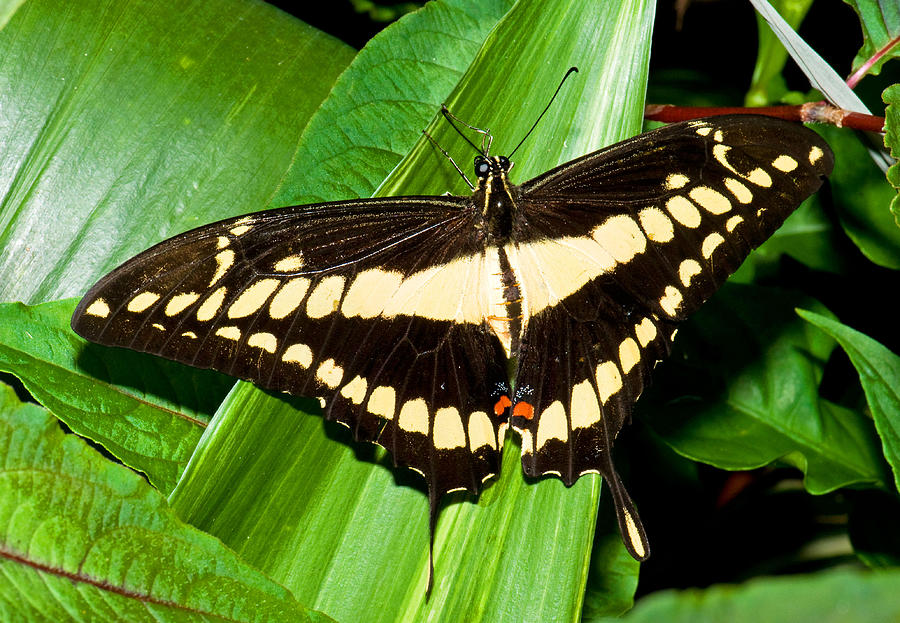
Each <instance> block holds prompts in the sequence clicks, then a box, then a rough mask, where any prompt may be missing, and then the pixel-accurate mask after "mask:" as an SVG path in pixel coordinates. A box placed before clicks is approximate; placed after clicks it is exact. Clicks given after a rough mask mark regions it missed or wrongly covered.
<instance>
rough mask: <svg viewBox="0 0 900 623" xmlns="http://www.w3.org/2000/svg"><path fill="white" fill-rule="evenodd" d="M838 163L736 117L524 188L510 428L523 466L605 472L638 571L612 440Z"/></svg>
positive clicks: (674, 128) (789, 134) (821, 146)
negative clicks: (657, 371)
mask: <svg viewBox="0 0 900 623" xmlns="http://www.w3.org/2000/svg"><path fill="white" fill-rule="evenodd" d="M833 162H834V160H833V154H832V152H831V150H830V149H829V148H828V145H827V144H826V143H825V142H824V141H823V140H822V139H821V138H820V137H819V136H818V135H817V134H815V133H814V132H812V131H811V130H808V129H806V128H804V127H802V126H799V125H796V124H791V123H787V122H784V121H780V120H775V119H770V118H766V117H759V116H747V115H737V116H725V117H713V118H708V119H699V120H696V121H689V122H684V123H678V124H673V125H670V126H666V127H664V128H661V129H659V130H655V131H652V132H648V133H646V134H642V135H640V136H637V137H635V138H633V139H630V140H628V141H624V142H622V143H619V144H617V145H614V146H612V147H610V148H608V149H606V150H601V151H599V152H596V153H593V154H589V155H587V156H584V157H583V158H580V159H578V160H575V161H572V162H570V163H568V164H565V165H563V166H561V167H559V168H557V169H554V170H551V171H549V172H548V173H545V174H544V175H541V176H539V177H537V178H535V179H533V180H531V181H529V182H526V183H525V184H523V185H522V186H521V195H520V197H519V208H520V211H521V214H522V220H523V222H527V228H526V227H520V230H519V231H520V232H522V236H521V238H520V240H519V241H518V242H517V245H516V247H517V248H516V254H517V256H518V263H519V269H520V272H521V275H522V283H521V284H520V285H521V286H522V291H523V298H524V300H523V307H524V309H525V310H526V314H527V316H526V317H527V321H526V325H525V330H524V333H523V337H522V346H521V350H520V353H519V361H518V370H517V374H516V379H515V392H516V393H515V397H514V400H513V403H514V406H513V412H512V418H511V421H510V424H511V426H512V427H513V428H515V429H517V430H518V431H520V433H521V434H522V437H523V444H522V445H523V448H522V452H523V455H522V463H523V468H524V470H525V471H526V473H528V474H531V475H544V474H550V475H555V476H558V477H560V478H561V479H562V480H563V481H564V482H566V483H567V484H571V483H572V482H574V481H575V480H576V479H577V478H578V476H580V475H581V474H584V473H587V472H598V473H600V474H602V475H603V476H604V478H605V479H606V480H607V482H608V483H609V485H610V489H611V491H612V494H613V498H614V502H615V503H616V507H617V513H618V519H619V526H620V529H621V532H622V535H623V540H624V541H625V544H626V546H627V547H628V548H629V550H630V551H631V553H632V555H633V556H634V557H635V558H638V559H644V558H645V557H646V556H647V555H648V553H649V549H648V546H647V540H646V536H645V535H644V531H643V528H642V527H641V524H640V520H639V519H638V517H637V514H636V511H635V509H634V506H633V504H632V503H631V501H630V498H629V497H628V494H627V492H625V489H624V487H623V486H622V483H621V481H620V479H619V477H618V475H617V473H616V470H615V467H614V465H613V461H612V457H611V451H612V444H613V441H614V440H615V437H616V435H617V434H618V432H619V430H620V429H621V428H622V426H623V425H624V424H625V423H627V422H628V420H629V419H630V417H631V411H632V405H633V403H634V401H635V400H637V398H638V397H639V396H640V394H641V392H642V391H643V389H644V388H645V387H646V386H647V384H648V383H649V381H650V372H651V371H652V369H653V367H654V366H655V364H656V363H657V362H658V361H659V360H660V359H662V358H664V357H665V355H666V354H668V351H669V348H670V345H671V340H672V338H673V337H674V332H675V329H676V327H677V324H678V323H679V322H681V321H682V320H684V319H685V318H686V317H687V316H688V315H689V314H691V313H692V312H693V311H695V310H696V309H697V308H698V307H699V306H700V305H701V304H702V303H703V302H704V301H705V300H706V299H707V298H709V296H711V295H712V293H713V292H715V291H716V289H718V287H719V286H720V285H721V284H722V283H723V282H724V281H725V280H726V279H727V277H728V276H729V275H730V274H731V273H732V272H734V271H735V270H736V269H737V268H738V266H739V265H740V264H741V262H742V261H743V260H744V259H745V258H746V257H747V255H748V254H749V253H750V251H751V250H752V249H754V248H756V247H757V246H759V245H760V244H762V243H763V242H764V241H765V240H766V239H767V238H768V237H769V236H771V235H772V233H774V231H775V230H776V229H777V228H778V227H780V226H781V224H782V223H783V222H784V219H785V218H787V217H788V216H789V215H790V214H791V213H792V212H793V211H794V209H795V208H796V207H797V206H798V205H799V204H800V203H801V202H802V201H803V200H804V199H806V198H807V197H808V196H810V195H811V194H813V193H814V192H815V191H816V190H818V188H819V187H820V185H821V184H822V180H823V178H824V177H825V176H826V175H828V174H829V173H830V172H831V169H832V167H833ZM561 274H565V275H569V276H570V277H567V278H566V279H565V280H562V279H560V278H559V277H558V275H561Z"/></svg>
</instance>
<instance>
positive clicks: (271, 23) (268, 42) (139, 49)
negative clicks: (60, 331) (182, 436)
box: [0, 0, 353, 302]
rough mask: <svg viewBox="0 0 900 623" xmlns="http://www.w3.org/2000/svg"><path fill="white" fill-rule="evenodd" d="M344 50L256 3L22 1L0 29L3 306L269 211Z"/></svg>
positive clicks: (46, 295)
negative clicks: (195, 232) (172, 239)
mask: <svg viewBox="0 0 900 623" xmlns="http://www.w3.org/2000/svg"><path fill="white" fill-rule="evenodd" d="M352 57H353V51H352V50H351V49H349V48H348V47H347V46H345V45H344V44H342V43H340V42H338V41H336V40H335V39H333V38H331V37H329V36H327V35H325V34H323V33H321V32H319V31H317V30H315V29H313V28H311V27H309V26H306V25H305V24H303V23H302V22H299V21H297V20H295V19H293V18H291V17H289V16H288V15H285V14H284V13H281V12H280V11H278V10H277V9H275V8H273V7H271V6H269V5H266V4H265V3H263V2H249V1H246V0H214V1H213V2H200V1H197V0H194V1H191V2H186V3H185V2H172V1H169V2H155V1H150V0H126V1H119V0H101V1H98V2H90V1H86V0H79V1H76V2H65V3H59V2H56V1H54V0H32V1H30V2H27V3H25V4H24V5H23V6H21V7H20V8H19V10H18V11H17V12H16V14H15V15H14V16H13V18H12V19H11V20H10V22H9V23H8V24H7V25H6V27H5V28H4V29H3V30H0V85H2V88H0V144H2V145H3V150H2V151H0V171H3V175H2V176H0V197H2V202H0V300H5V301H9V300H21V301H27V302H41V301H46V300H50V299H54V298H60V297H65V296H74V295H77V294H81V293H83V292H84V291H85V290H86V289H87V288H88V287H89V286H90V285H91V283H92V282H93V281H94V280H95V279H96V278H98V277H100V276H101V275H102V274H103V273H105V272H107V271H109V270H110V269H112V268H114V267H115V266H116V264H118V263H119V262H121V261H123V260H125V259H127V258H128V257H129V256H131V255H134V254H135V253H137V252H138V251H141V250H143V249H144V248H146V247H147V246H149V244H151V243H154V242H158V241H159V240H161V239H163V238H165V237H167V236H169V235H172V234H176V233H179V232H181V231H184V230H186V229H189V228H191V227H194V226H197V225H200V224H203V223H208V222H210V221H213V220H216V219H217V218H224V217H227V216H233V215H235V214H239V213H242V212H248V211H251V210H254V209H258V208H260V207H262V206H264V205H266V203H267V202H268V200H269V198H270V197H271V196H272V193H273V190H274V187H275V186H276V185H277V184H278V183H279V181H280V180H281V178H282V176H283V175H284V174H285V171H286V170H287V168H288V167H289V166H290V164H291V163H292V161H293V159H294V156H295V152H296V149H297V142H298V139H299V136H300V133H301V131H302V129H303V128H304V126H305V125H306V123H307V120H308V119H309V117H310V115H311V114H312V113H313V111H315V109H316V108H317V107H318V105H319V103H320V102H321V101H322V99H323V98H324V96H325V95H326V94H327V93H328V91H329V89H330V88H331V85H332V84H333V82H334V80H335V78H336V77H337V75H338V73H339V72H340V71H342V70H343V68H344V67H345V66H346V65H347V63H348V62H349V61H350V60H351V58H352Z"/></svg>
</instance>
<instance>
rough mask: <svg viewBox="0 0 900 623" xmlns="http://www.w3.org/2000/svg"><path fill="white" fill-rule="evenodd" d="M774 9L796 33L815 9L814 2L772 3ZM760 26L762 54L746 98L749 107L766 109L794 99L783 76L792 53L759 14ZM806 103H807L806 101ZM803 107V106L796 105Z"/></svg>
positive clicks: (791, 0)
mask: <svg viewBox="0 0 900 623" xmlns="http://www.w3.org/2000/svg"><path fill="white" fill-rule="evenodd" d="M772 6H773V7H774V8H775V9H776V10H777V11H778V13H779V14H780V15H781V16H782V17H783V18H784V20H785V21H786V22H787V23H788V24H789V25H790V26H791V27H792V28H793V29H794V30H796V29H797V28H798V27H799V26H800V23H801V22H802V21H803V18H804V17H806V14H807V13H808V12H809V7H810V6H812V0H781V1H780V2H772ZM756 26H757V32H758V37H759V51H758V52H757V56H756V65H755V66H754V67H753V78H752V80H751V82H750V88H749V89H748V90H747V95H746V96H745V97H744V103H745V104H746V105H747V106H766V105H769V104H771V103H772V102H780V101H783V100H784V99H785V98H786V97H790V94H789V93H788V90H787V84H786V83H785V81H784V78H783V77H782V75H781V72H782V70H784V65H785V63H786V62H787V59H788V51H787V49H785V47H784V44H783V43H781V41H779V39H778V37H776V36H775V33H774V32H772V29H771V28H770V27H769V26H768V24H767V23H766V20H765V19H763V17H762V16H761V15H759V14H757V15H756ZM791 99H796V96H794V97H793V98H791ZM803 101H805V100H803ZM794 103H802V102H794Z"/></svg>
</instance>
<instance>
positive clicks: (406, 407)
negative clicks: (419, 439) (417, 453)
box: [369, 390, 428, 435]
mask: <svg viewBox="0 0 900 623" xmlns="http://www.w3.org/2000/svg"><path fill="white" fill-rule="evenodd" d="M392 392H393V390H392ZM391 398H392V399H393V393H392V394H391ZM369 402H371V401H369ZM370 410H371V409H370ZM397 424H398V425H399V426H400V428H401V429H403V430H405V431H406V432H408V433H421V434H422V435H427V434H428V405H427V404H425V400H424V399H422V398H415V399H413V400H407V401H406V402H405V403H403V407H402V408H401V409H400V415H399V416H398V417H397Z"/></svg>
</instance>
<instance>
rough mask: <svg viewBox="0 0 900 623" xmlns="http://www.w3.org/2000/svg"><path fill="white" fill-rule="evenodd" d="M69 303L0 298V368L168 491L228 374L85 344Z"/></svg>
mask: <svg viewBox="0 0 900 623" xmlns="http://www.w3.org/2000/svg"><path fill="white" fill-rule="evenodd" d="M75 303H76V301H74V300H65V301H55V302H52V303H44V304H42V305H36V306H34V307H30V306H27V305H23V304H21V303H4V304H0V370H2V371H4V372H10V373H12V374H14V375H16V376H17V377H19V378H20V379H21V380H22V382H23V383H24V385H25V387H26V388H27V389H28V391H30V392H31V394H32V395H33V396H34V397H35V398H37V399H38V400H39V401H41V403H42V404H43V405H45V406H46V407H48V408H49V409H52V411H53V413H54V414H55V415H56V416H57V417H58V418H59V419H61V420H62V421H63V422H65V423H66V424H67V425H68V426H69V427H70V428H71V429H72V430H73V431H75V432H76V433H78V434H79V435H83V436H85V437H87V438H89V439H92V440H93V441H96V442H97V443H99V444H101V445H102V446H103V447H104V448H106V449H107V450H109V452H111V453H112V454H113V455H114V456H116V458H118V459H119V460H121V461H122V462H123V463H125V464H126V465H128V466H129V467H131V468H133V469H136V470H139V471H141V472H143V473H145V474H146V475H147V477H148V478H149V480H150V482H152V483H153V484H154V485H156V486H157V487H158V488H159V489H160V490H162V491H166V492H167V491H171V490H172V488H173V487H174V486H175V483H176V482H177V480H178V478H179V477H180V476H181V472H182V471H183V470H184V466H185V465H186V464H187V461H188V459H190V456H191V453H192V452H193V451H194V446H196V444H197V442H198V441H199V440H200V435H201V433H202V432H203V429H204V427H205V426H206V423H207V421H208V420H209V418H210V416H212V414H213V413H214V412H215V409H216V407H217V406H218V404H219V403H220V402H221V401H222V399H223V398H224V396H225V394H226V393H227V391H228V388H229V387H230V386H231V385H233V384H234V379H231V378H229V377H226V376H223V375H221V374H217V373H215V372H210V371H208V370H197V369H195V368H188V367H186V366H182V365H180V364H176V363H173V362H170V361H166V360H164V359H160V358H159V357H152V356H150V355H144V354H141V353H136V352H133V351H129V350H125V349H120V348H116V349H110V348H104V347H101V346H97V345H96V344H89V343H88V342H86V341H84V340H83V339H81V338H80V337H78V336H77V335H75V333H73V332H72V330H71V329H70V328H69V319H70V318H71V317H72V312H73V311H74V310H75Z"/></svg>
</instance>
